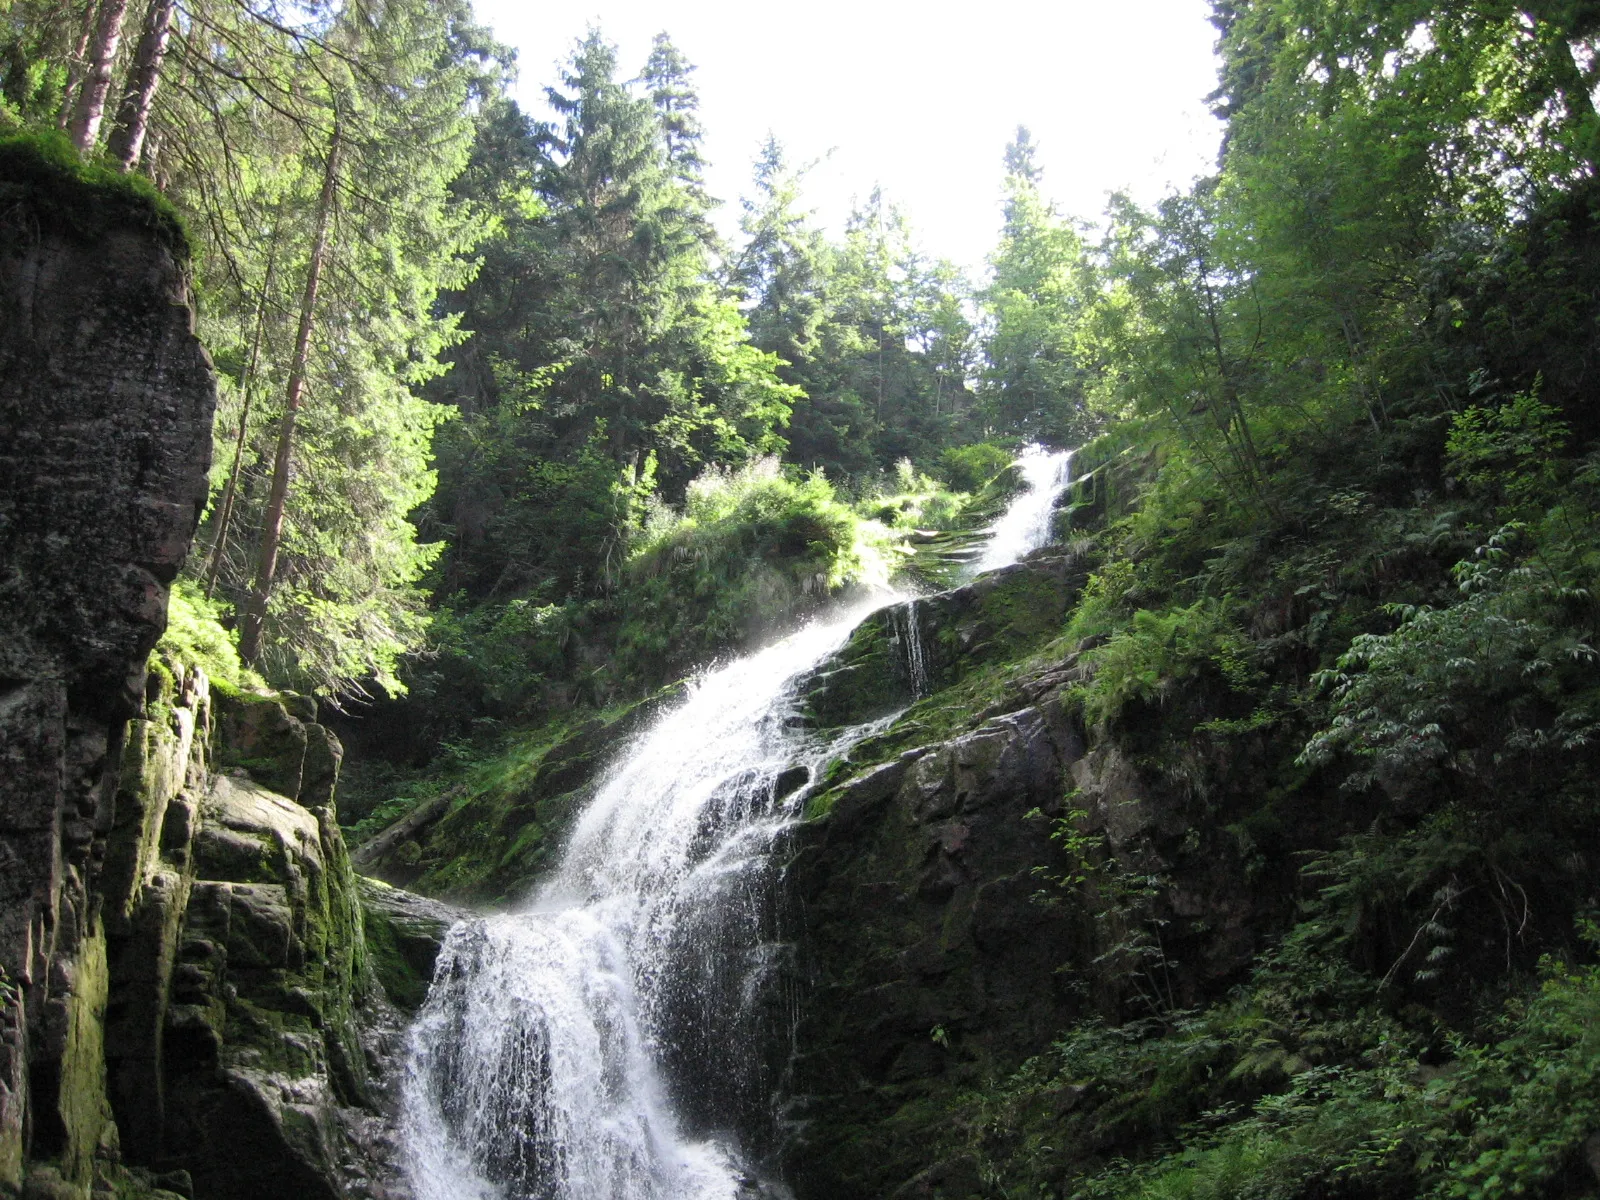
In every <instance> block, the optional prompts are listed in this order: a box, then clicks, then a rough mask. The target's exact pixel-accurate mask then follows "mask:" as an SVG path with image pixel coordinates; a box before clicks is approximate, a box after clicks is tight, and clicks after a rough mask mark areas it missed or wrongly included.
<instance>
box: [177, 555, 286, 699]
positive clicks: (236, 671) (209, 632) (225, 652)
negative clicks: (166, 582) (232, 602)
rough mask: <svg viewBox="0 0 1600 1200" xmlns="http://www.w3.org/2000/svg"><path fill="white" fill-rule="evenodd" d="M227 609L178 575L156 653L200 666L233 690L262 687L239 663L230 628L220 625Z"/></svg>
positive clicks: (253, 674) (212, 677) (252, 672)
mask: <svg viewBox="0 0 1600 1200" xmlns="http://www.w3.org/2000/svg"><path fill="white" fill-rule="evenodd" d="M229 615H230V614H229V612H228V608H227V606H226V605H225V604H222V603H220V602H218V601H215V600H208V599H207V598H206V595H205V592H204V591H203V590H201V588H200V587H199V586H198V585H197V584H195V583H194V582H193V581H192V580H189V579H184V578H181V577H180V578H179V579H178V580H177V581H176V582H175V583H174V584H173V585H172V593H171V597H170V600H169V601H168V604H167V628H166V632H165V633H163V634H162V635H161V640H160V641H159V642H157V643H156V649H155V653H156V654H163V653H165V654H167V655H169V656H171V657H172V658H175V659H177V660H178V661H179V662H183V663H188V664H191V665H193V666H197V667H200V668H201V669H202V670H204V671H205V673H206V675H207V676H209V677H210V679H211V680H212V682H213V683H221V684H223V685H224V686H227V687H231V688H234V689H248V690H255V689H258V688H264V687H265V686H266V685H265V682H264V681H263V680H262V679H261V677H260V676H259V675H257V674H256V673H255V672H254V671H252V670H250V669H249V668H248V667H245V666H243V665H242V664H241V663H240V662H239V651H238V649H237V648H236V647H235V645H234V639H233V633H232V631H231V630H230V629H229V628H228V627H227V626H226V625H224V624H223V622H224V621H225V620H227V619H228V617H229Z"/></svg>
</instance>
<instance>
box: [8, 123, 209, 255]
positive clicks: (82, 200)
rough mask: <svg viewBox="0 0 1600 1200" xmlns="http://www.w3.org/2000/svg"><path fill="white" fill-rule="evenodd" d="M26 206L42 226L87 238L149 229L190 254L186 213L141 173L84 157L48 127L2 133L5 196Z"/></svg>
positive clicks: (171, 246) (178, 252) (174, 248)
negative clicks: (122, 230)
mask: <svg viewBox="0 0 1600 1200" xmlns="http://www.w3.org/2000/svg"><path fill="white" fill-rule="evenodd" d="M6 194H9V195H8V196H7V198H8V199H10V200H12V201H13V202H21V203H23V204H25V205H27V207H28V209H29V210H30V212H31V214H32V216H33V218H34V219H35V220H36V221H37V222H38V223H39V224H40V225H41V226H45V227H48V228H51V229H55V230H58V231H60V232H63V233H67V234H69V235H71V236H73V237H76V238H79V239H81V240H84V241H91V242H92V241H96V240H98V239H99V238H100V237H102V236H103V235H104V233H105V231H106V230H107V229H109V228H112V227H114V226H133V227H135V228H139V229H148V230H150V231H151V232H153V233H154V234H155V235H156V236H157V237H158V238H159V239H160V240H161V242H162V243H163V244H164V245H166V246H167V247H168V248H169V249H171V250H172V252H173V253H174V254H176V255H177V256H178V257H179V258H182V259H187V258H188V257H189V254H190V245H191V243H190V238H189V233H188V230H187V229H185V227H184V223H183V218H182V217H181V216H179V214H178V210H177V209H176V208H174V207H173V205H172V203H171V202H170V201H169V200H167V198H166V197H165V196H163V195H161V193H160V192H158V191H157V190H156V189H155V186H154V185H153V184H152V183H151V182H150V181H149V180H148V179H146V178H145V177H144V176H142V175H133V174H124V173H123V172H121V171H118V170H116V169H115V168H114V167H111V166H108V165H105V164H103V163H98V162H92V161H90V162H85V161H84V160H83V158H82V157H80V156H79V154H78V152H77V150H76V149H75V148H74V147H73V145H72V143H71V142H70V141H68V140H67V138H66V135H64V134H62V133H58V132H56V131H54V130H49V131H46V132H43V133H25V134H18V135H15V136H12V137H6V138H0V195H6Z"/></svg>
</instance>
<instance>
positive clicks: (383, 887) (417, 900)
mask: <svg viewBox="0 0 1600 1200" xmlns="http://www.w3.org/2000/svg"><path fill="white" fill-rule="evenodd" d="M357 884H358V887H359V888H360V896H361V910H362V917H363V921H364V927H365V931H366V942H367V952H368V954H369V955H370V956H371V959H372V965H373V970H374V972H376V974H377V977H378V982H379V983H380V984H381V985H382V986H383V990H384V991H385V992H386V993H387V994H388V997H389V999H390V1000H391V1001H393V1002H394V1003H395V1004H396V1005H397V1006H398V1007H400V1008H401V1009H403V1010H405V1011H406V1012H415V1011H416V1010H417V1009H418V1008H420V1007H421V1006H422V1001H423V1000H424V999H425V998H426V997H427V994H428V984H429V983H431V982H432V980H433V967H434V963H435V962H436V961H437V960H438V958H439V949H440V947H441V946H443V944H444V938H445V934H446V933H448V932H449V930H450V927H451V926H452V925H454V924H455V923H456V922H457V921H461V920H464V919H466V918H467V917H469V916H471V915H472V914H471V913H470V912H469V911H468V910H467V909H463V908H456V907H454V906H452V905H449V904H444V903H441V902H440V901H438V900H431V899H429V898H428V897H426V896H419V895H417V894H416V893H414V892H407V891H402V890H401V889H400V888H397V887H391V886H390V885H388V884H386V883H384V882H382V881H381V880H377V879H368V878H365V877H361V878H360V879H358V881H357Z"/></svg>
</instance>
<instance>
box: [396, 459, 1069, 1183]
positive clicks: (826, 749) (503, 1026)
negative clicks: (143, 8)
mask: <svg viewBox="0 0 1600 1200" xmlns="http://www.w3.org/2000/svg"><path fill="white" fill-rule="evenodd" d="M1021 465H1022V468H1023V472H1024V475H1025V477H1026V478H1027V479H1028V481H1029V483H1030V484H1031V485H1032V486H1031V488H1030V490H1028V491H1025V492H1023V493H1021V494H1020V495H1019V496H1018V497H1017V498H1016V499H1015V500H1014V501H1013V502H1012V504H1011V506H1010V508H1008V510H1007V511H1006V513H1005V514H1004V516H1002V517H1001V519H1000V520H999V521H998V522H997V523H996V525H995V532H994V538H993V539H992V541H991V543H990V546H989V548H988V551H987V552H986V554H985V563H986V564H987V566H986V567H985V568H984V569H992V567H993V566H996V565H1004V563H1002V562H998V561H995V562H990V561H989V560H990V559H992V558H994V559H997V558H998V557H999V554H998V553H997V547H999V546H1001V544H1002V538H1004V543H1003V545H1004V547H1005V549H1004V551H1003V553H1004V555H1005V561H1006V562H1010V561H1015V559H1016V558H1017V557H1019V556H1020V555H1021V554H1023V553H1026V552H1027V551H1028V550H1031V549H1033V548H1035V547H1036V546H1038V545H1040V544H1042V543H1043V542H1044V540H1045V539H1046V538H1047V537H1048V531H1049V513H1050V509H1051V505H1052V503H1053V501H1054V499H1055V496H1056V495H1057V494H1058V493H1059V491H1060V488H1061V486H1063V485H1064V481H1065V470H1066V456H1065V455H1060V454H1054V455H1049V454H1045V453H1043V452H1037V453H1032V452H1030V453H1029V454H1025V455H1024V456H1023V459H1022V460H1021ZM1021 510H1026V512H1027V514H1028V515H1027V516H1025V517H1023V516H1018V513H1019V511H1021ZM1041 514H1042V516H1041ZM897 599H901V597H898V596H893V595H884V596H879V597H877V598H876V599H874V600H872V601H870V602H866V603H862V604H858V605H856V606H854V607H852V608H849V609H846V610H842V611H839V612H836V613H834V614H832V615H830V616H828V617H825V618H821V619H818V620H816V621H813V622H812V623H811V624H809V625H807V626H805V627H804V628H802V629H800V630H799V631H798V632H796V633H793V634H791V635H790V636H789V637H787V638H784V639H783V640H782V641H780V642H777V643H775V644H774V645H772V646H769V647H767V648H766V649H764V650H761V651H758V652H756V653H754V654H751V655H748V656H746V657H745V658H742V659H738V660H736V661H734V662H732V663H729V664H728V665H726V666H722V667H720V668H717V669H715V670H711V671H708V672H706V673H705V674H703V675H702V676H700V677H699V678H698V679H697V680H695V681H694V682H693V683H692V684H691V686H690V689H689V694H688V695H687V697H686V698H685V699H684V700H683V701H682V702H681V703H679V704H678V705H677V706H676V707H675V708H673V709H672V710H670V711H668V712H666V713H665V714H664V715H663V716H661V717H660V718H658V719H657V721H656V722H655V723H654V725H653V726H652V727H651V728H649V729H648V730H646V731H645V732H644V733H643V734H642V735H641V736H640V737H639V738H638V739H637V740H636V741H635V742H634V743H633V744H632V745H630V746H629V747H628V748H627V749H626V750H625V751H624V752H623V754H622V755H621V756H620V757H619V759H618V760H617V762H616V763H615V764H614V765H613V766H612V768H611V769H610V770H609V771H608V772H607V774H606V775H605V776H604V777H603V779H602V780H601V782H600V784H599V786H598V789H597V791H596V794H595V796H594V798H593V799H592V801H591V802H590V803H589V805H588V806H587V807H586V808H585V809H584V811H583V812H582V814H580V816H579V817H578V820H577V822H576V824H575V826H574V828H573V830H572V833H571V836H570V839H569V841H568V844H567V847H566V850H565V852H564V854H563V856H562V859H561V862H560V865H559V866H558V868H557V869H556V870H555V872H554V873H553V874H552V875H551V876H550V877H549V878H548V879H547V880H546V881H545V882H544V883H543V884H542V885H541V886H540V887H539V889H538V891H537V892H536V893H535V895H534V896H533V898H532V899H531V901H530V902H529V903H528V904H527V905H526V906H525V907H524V908H523V909H521V910H520V911H517V912H513V913H506V914H501V915H497V916H490V917H483V918H478V919H474V920H470V921H464V922H462V923H460V924H458V925H457V926H455V927H454V928H453V929H452V930H451V931H450V933H449V935H448V937H447V938H446V941H445V945H444V947H443V949H442V951H441V952H440V956H439V963H438V967H437V969H436V972H435V977H434V982H433V987H432V989H431V991H430V992H429V994H428V999H427V1002H426V1003H425V1004H424V1006H423V1008H422V1011H421V1012H420V1013H419V1015H418V1017H417V1020H416V1022H415V1023H414V1024H413V1026H412V1029H411V1033H410V1043H409V1048H408V1056H409V1058H408V1070H407V1077H406V1081H405V1086H404V1097H403V1113H402V1122H403V1132H404V1139H403V1141H404V1145H405V1148H406V1153H407V1155H408V1158H409V1161H408V1163H407V1168H408V1172H409V1175H410V1179H411V1183H412V1186H413V1188H414V1190H415V1192H416V1195H417V1197H418V1200H742V1198H744V1197H754V1196H761V1195H782V1194H784V1193H783V1192H782V1191H781V1189H779V1188H778V1187H777V1186H776V1185H774V1184H771V1183H758V1181H757V1180H756V1179H755V1178H754V1175H753V1173H752V1172H753V1170H754V1168H753V1167H752V1165H751V1164H753V1163H757V1162H759V1161H760V1160H761V1159H762V1158H763V1157H764V1154H765V1152H766V1151H767V1150H769V1149H770V1146H763V1145H760V1144H759V1143H760V1142H761V1141H762V1139H763V1138H764V1137H767V1138H770V1136H771V1134H772V1133H773V1132H774V1121H773V1116H772V1114H773V1112H774V1111H775V1105H776V1102H777V1100H778V1099H779V1095H778V1093H779V1092H780V1091H781V1079H780V1078H779V1075H780V1073H781V1062H780V1061H777V1060H778V1059H779V1058H780V1057H781V1056H775V1055H774V1054H773V1049H774V1045H775V1042H776V1043H781V1042H782V1041H783V1034H784V1033H785V1031H786V1029H787V1028H788V1023H789V1020H790V1017H789V1014H788V1013H787V1011H786V1009H785V1003H786V1000H785V997H784V995H783V994H782V988H781V987H780V986H779V985H778V981H779V979H780V978H781V977H782V976H783V974H784V972H783V965H784V963H783V959H784V954H785V953H786V947H785V946H784V944H783V942H782V940H781V938H780V937H779V936H778V931H777V930H776V929H775V928H774V925H773V922H774V913H773V906H772V904H771V896H772V894H773V891H774V888H773V886H772V884H773V879H772V875H773V872H774V869H775V866H774V861H773V859H774V857H775V856H774V855H773V854H772V853H771V851H772V849H773V847H774V844H775V841H776V840H777V838H778V837H779V836H780V835H781V834H782V832H783V830H784V829H785V828H786V827H787V826H788V825H790V824H791V823H792V822H793V821H795V820H796V819H797V818H798V815H799V813H798V807H799V800H798V796H799V792H797V791H796V790H795V784H796V782H803V781H804V778H805V774H813V775H814V773H815V771H816V770H817V769H818V768H820V767H821V766H822V765H823V764H824V763H825V762H827V761H828V760H829V759H831V758H833V757H836V756H837V755H838V754H840V753H841V752H842V751H843V750H844V749H846V748H847V747H848V745H849V744H850V743H852V742H854V741H856V740H858V739H859V738H861V737H864V736H866V735H868V734H870V733H871V732H873V730H874V729H875V728H880V727H881V726H882V724H884V722H878V723H875V724H874V726H872V727H861V728H857V729H853V730H849V731H847V732H846V733H844V734H843V735H841V736H840V737H838V738H836V739H834V740H833V741H821V740H818V739H816V738H814V737H811V736H809V735H807V733H806V732H805V731H804V729H803V728H802V727H801V723H800V721H799V720H798V716H799V705H800V696H799V692H798V689H799V684H800V682H801V680H803V679H804V678H805V677H806V675H807V674H808V673H809V672H811V671H812V670H813V669H814V668H815V667H816V666H817V665H818V664H819V663H821V662H822V661H823V660H824V659H825V658H826V657H827V656H828V655H829V654H831V653H833V652H834V651H835V650H837V649H838V648H839V647H841V646H842V645H843V644H844V642H845V641H846V639H848V637H849V635H850V632H851V630H852V629H854V627H855V626H856V624H857V623H858V622H859V621H861V620H862V619H863V618H865V617H866V616H867V615H868V614H869V613H871V612H873V611H875V610H876V609H877V608H879V607H882V606H883V605H885V604H888V603H892V602H894V601H895V600H897ZM907 621H908V623H909V628H908V629H907V631H906V633H907V634H908V635H909V637H910V638H911V642H912V644H911V645H910V646H909V648H908V653H910V654H911V655H913V658H912V660H911V669H912V671H913V674H915V672H916V669H917V667H918V665H919V664H920V657H919V656H918V655H917V651H918V649H919V647H920V632H919V631H918V630H917V629H916V627H915V615H914V613H911V614H909V615H908V617H907ZM797 767H798V768H801V769H802V770H800V771H797V770H796V768H797ZM780 1048H781V1047H780Z"/></svg>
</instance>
